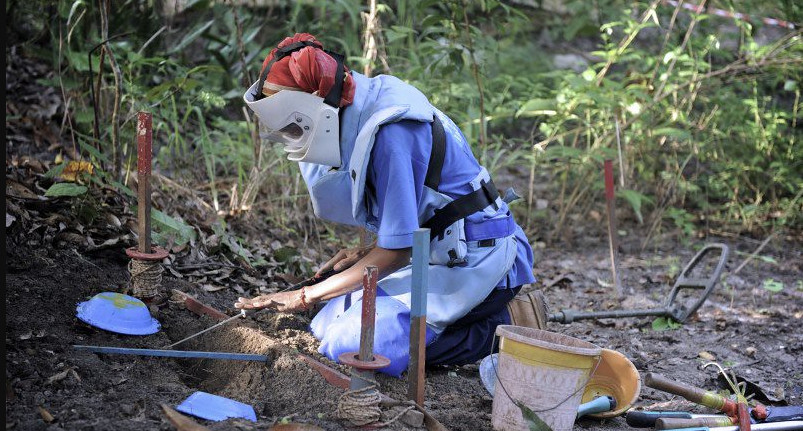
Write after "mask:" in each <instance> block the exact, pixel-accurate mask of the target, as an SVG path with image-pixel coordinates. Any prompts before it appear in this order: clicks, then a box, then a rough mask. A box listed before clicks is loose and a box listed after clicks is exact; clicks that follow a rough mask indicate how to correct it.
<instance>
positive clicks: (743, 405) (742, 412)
mask: <svg viewBox="0 0 803 431" xmlns="http://www.w3.org/2000/svg"><path fill="white" fill-rule="evenodd" d="M739 399H740V400H741V401H739V404H737V405H736V412H737V415H736V418H737V421H738V422H739V423H738V425H739V431H750V411H749V410H748V409H747V401H746V400H745V399H744V397H742V396H740V397H739Z"/></svg>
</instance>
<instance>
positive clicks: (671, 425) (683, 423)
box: [655, 416, 734, 430]
mask: <svg viewBox="0 0 803 431" xmlns="http://www.w3.org/2000/svg"><path fill="white" fill-rule="evenodd" d="M733 424H734V421H733V419H731V418H729V417H728V416H722V417H718V418H690V419H683V418H658V419H656V420H655V429H657V430H671V429H676V428H694V427H726V426H730V425H733Z"/></svg>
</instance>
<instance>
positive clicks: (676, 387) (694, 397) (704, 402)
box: [644, 373, 738, 417]
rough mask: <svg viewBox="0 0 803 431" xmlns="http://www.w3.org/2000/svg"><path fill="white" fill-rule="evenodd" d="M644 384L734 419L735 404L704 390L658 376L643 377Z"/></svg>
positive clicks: (653, 374) (735, 413) (648, 374)
mask: <svg viewBox="0 0 803 431" xmlns="http://www.w3.org/2000/svg"><path fill="white" fill-rule="evenodd" d="M644 384H645V385H647V386H648V387H651V388H653V389H658V390H661V391H664V392H669V393H670V394H674V395H678V396H681V397H683V398H685V399H687V400H689V401H691V402H693V403H695V404H699V405H701V406H706V407H710V408H712V409H716V410H719V411H721V412H723V413H725V414H727V415H728V416H733V417H735V416H736V415H737V414H738V412H737V407H736V403H735V402H733V401H731V400H729V399H728V398H725V397H723V396H722V395H719V394H716V393H714V392H711V391H706V390H704V389H700V388H695V387H694V386H691V385H687V384H685V383H682V382H678V381H675V380H670V379H668V378H666V377H664V376H662V375H660V374H656V373H647V374H645V375H644Z"/></svg>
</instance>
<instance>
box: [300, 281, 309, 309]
mask: <svg viewBox="0 0 803 431" xmlns="http://www.w3.org/2000/svg"><path fill="white" fill-rule="evenodd" d="M306 290H307V286H304V287H302V288H301V306H302V307H304V310H309V304H307V292H306Z"/></svg>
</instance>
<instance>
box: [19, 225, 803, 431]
mask: <svg viewBox="0 0 803 431" xmlns="http://www.w3.org/2000/svg"><path fill="white" fill-rule="evenodd" d="M710 240H711V241H712V240H713V239H710ZM725 242H728V243H729V244H730V245H731V247H732V250H734V251H741V252H744V253H745V254H749V253H750V252H751V251H752V249H755V247H756V246H757V242H752V241H740V242H734V241H732V240H731V241H728V240H727V239H726V240H725ZM700 244H702V243H700ZM7 245H8V250H7V259H8V260H7V262H8V269H9V272H8V275H7V278H6V286H7V297H6V310H7V314H6V323H7V327H8V332H7V333H6V349H7V354H6V355H7V356H6V360H7V371H6V396H7V402H6V414H7V416H6V427H7V429H19V430H30V429H48V430H56V429H117V430H128V429H131V430H135V429H136V430H140V429H170V428H171V426H170V425H169V423H168V422H167V420H166V419H165V416H164V415H163V413H162V411H161V409H160V404H161V403H166V404H168V405H171V406H175V405H177V404H178V403H180V402H181V401H182V400H184V399H185V398H186V397H187V396H189V395H190V394H192V393H193V392H195V391H197V390H204V391H207V392H212V393H215V394H219V395H223V396H227V397H230V398H233V399H237V400H239V401H242V402H246V403H249V404H251V405H253V406H254V408H255V410H256V412H257V415H258V418H259V421H258V422H257V423H256V424H252V423H250V422H246V421H242V420H229V421H225V422H221V423H217V424H214V423H207V425H208V426H210V427H211V428H213V429H267V428H270V427H271V426H272V425H274V424H276V423H277V422H280V421H282V419H284V420H285V421H288V420H291V421H293V422H302V423H311V424H317V425H319V426H321V427H323V428H324V429H333V430H339V429H346V428H348V427H347V426H346V425H345V424H344V423H343V422H341V421H340V420H338V419H337V417H336V415H335V410H336V406H337V401H338V397H339V396H340V395H341V394H342V392H343V391H342V390H340V389H338V388H335V387H333V386H331V385H330V384H328V383H327V382H326V381H325V380H324V379H323V378H322V377H321V376H320V375H319V374H317V373H316V372H315V371H313V370H312V369H311V368H309V367H308V366H307V365H305V364H303V363H300V362H298V361H297V360H295V359H294V354H293V352H294V351H295V350H299V351H301V352H304V353H307V354H309V355H313V356H315V357H317V358H318V359H320V360H322V361H324V362H327V363H330V362H328V361H326V359H325V358H322V357H321V356H320V355H318V354H317V353H316V343H315V340H314V339H313V338H312V337H311V336H310V335H309V334H308V333H306V332H305V328H306V325H307V324H308V322H309V318H308V317H307V316H299V315H286V314H271V313H263V314H262V315H258V316H256V317H255V318H254V319H250V320H249V321H245V322H244V321H236V322H235V323H233V324H232V325H231V326H230V327H228V328H225V329H221V330H216V331H213V332H210V333H208V334H205V335H203V336H202V337H200V338H199V339H198V341H193V342H189V343H187V344H186V345H185V346H184V347H182V348H183V349H192V350H211V351H238V352H250V353H267V354H268V356H269V358H270V359H269V361H268V362H267V363H266V364H261V363H243V362H228V361H211V360H207V361H200V360H175V359H167V358H140V357H132V356H111V355H108V356H107V355H98V354H94V353H85V352H77V351H74V350H73V349H72V348H71V346H72V345H73V344H89V345H109V346H126V347H147V348H161V347H163V346H165V345H167V344H170V342H171V341H175V340H179V339H181V338H183V337H184V336H185V335H187V334H190V333H193V332H196V331H198V330H200V329H203V328H205V327H207V326H209V325H211V324H212V323H213V321H212V320H210V319H208V318H199V317H197V316H196V315H195V314H192V313H190V312H189V311H187V310H186V309H184V308H183V306H182V305H181V304H179V303H176V302H171V303H169V305H168V306H167V307H164V308H162V309H161V310H160V311H159V312H157V313H155V314H154V315H155V317H156V318H157V319H158V320H159V321H160V322H161V323H162V331H160V332H159V333H157V334H154V335H151V336H146V337H136V336H123V335H116V334H113V333H109V332H106V331H103V330H99V329H96V328H93V327H90V326H87V325H85V324H83V323H82V322H80V321H79V320H78V319H77V318H76V317H75V306H76V304H77V303H78V302H81V301H84V300H86V299H88V298H90V297H91V296H92V295H94V294H96V293H98V292H101V291H120V290H122V288H123V287H124V286H125V285H126V283H127V280H128V270H127V268H126V266H125V258H123V257H122V256H121V254H122V251H121V250H109V251H106V252H103V253H100V254H90V255H82V254H80V253H78V252H77V251H75V250H74V249H71V248H53V247H43V248H28V247H25V246H24V245H20V244H19V243H16V244H15V243H13V242H10V243H7ZM694 245H699V244H694ZM694 245H693V246H694ZM693 246H689V247H683V246H677V245H675V246H666V248H662V249H659V250H654V251H649V252H645V253H643V254H637V253H631V252H625V253H623V264H622V270H621V271H622V273H623V284H624V285H625V286H627V287H628V290H632V294H630V295H629V296H628V298H627V299H626V300H625V301H623V302H622V303H621V304H620V303H618V302H616V301H612V300H610V298H611V288H610V287H606V286H607V285H606V284H605V283H604V281H603V280H605V279H606V278H608V274H609V271H608V260H607V259H608V257H607V256H608V250H607V248H605V247H604V246H603V245H602V244H598V245H597V246H591V245H589V246H586V247H578V248H576V249H572V250H565V249H539V250H538V251H537V254H538V260H537V264H536V272H537V273H538V275H539V282H538V283H537V284H536V285H535V286H534V287H540V288H542V289H544V291H545V293H546V296H547V298H548V301H549V303H550V306H551V308H552V311H555V310H556V309H558V308H575V309H593V310H599V309H607V308H616V307H620V306H621V307H625V308H634V307H644V306H653V305H658V304H660V303H661V300H662V297H663V296H664V295H665V294H666V292H668V290H669V287H670V286H671V273H672V272H673V271H676V269H675V268H676V267H677V265H682V264H683V263H684V262H686V261H687V260H688V259H689V258H690V257H691V255H692V254H693V253H692V250H691V249H690V248H693ZM745 254H740V253H734V252H732V253H731V257H730V259H729V261H728V264H727V267H726V272H727V271H733V270H734V269H735V268H736V266H737V265H738V264H739V263H741V262H742V261H743V260H744V258H745ZM761 255H763V256H772V257H773V258H774V260H775V262H776V263H774V264H769V263H765V262H763V261H761V260H754V261H753V262H752V263H750V264H748V265H747V266H745V267H744V269H743V270H742V271H741V272H740V273H739V274H737V275H730V276H727V277H726V280H727V284H728V286H727V287H726V286H723V285H721V284H720V285H718V286H717V288H716V290H715V291H714V293H713V294H712V295H711V297H710V298H709V299H708V301H707V302H706V303H705V305H704V306H703V307H702V308H701V309H700V311H699V312H698V313H697V314H696V315H695V316H694V317H693V319H691V320H690V321H689V322H687V323H686V324H685V325H683V326H682V327H680V328H679V329H672V330H664V331H657V330H653V329H652V325H651V322H652V319H651V318H633V319H619V320H613V319H604V320H592V321H583V322H576V323H573V324H571V325H560V324H558V323H550V324H549V329H550V330H552V331H557V332H560V333H563V334H567V335H571V336H574V337H577V338H579V339H582V340H585V341H589V342H592V343H595V344H597V345H599V346H601V347H604V348H610V349H615V350H618V351H619V352H621V353H623V354H624V355H625V356H627V357H628V358H629V359H631V360H632V362H633V363H634V364H635V366H636V368H637V369H638V370H639V371H640V372H642V373H643V372H648V371H650V372H658V373H661V374H664V375H666V376H669V377H671V378H673V379H676V380H678V381H683V382H687V383H690V384H693V385H697V386H700V387H705V388H708V389H719V386H718V383H717V381H716V379H715V377H716V372H715V371H714V370H713V369H711V368H708V369H702V368H701V365H702V364H703V363H704V362H708V361H710V360H715V361H717V362H719V363H720V364H723V366H728V367H732V368H733V370H734V371H736V373H737V374H738V375H739V376H740V377H743V378H746V379H748V380H749V381H751V382H753V383H755V384H756V385H758V386H759V387H760V388H761V389H762V390H763V392H764V398H765V399H764V401H765V402H768V401H769V402H780V403H788V404H801V397H803V382H802V381H801V379H802V377H803V361H802V360H801V356H800V355H801V351H803V334H801V331H800V323H801V317H802V316H803V291H801V288H800V285H799V280H800V279H801V268H800V265H801V262H803V259H801V250H800V247H799V244H793V243H786V242H784V241H783V240H776V241H773V242H771V243H770V244H769V245H768V246H767V247H766V248H765V249H764V250H763V251H762V253H761ZM767 278H773V279H775V280H779V281H782V282H783V283H784V286H785V287H784V289H783V290H782V291H781V292H779V293H776V294H775V295H774V296H773V297H772V298H770V296H769V291H767V290H765V289H763V288H762V283H763V281H764V280H765V279H767ZM164 286H165V287H166V288H175V289H179V290H183V291H187V292H189V293H192V294H194V295H197V296H198V297H199V298H200V299H202V300H203V301H205V302H207V303H214V304H215V305H216V306H218V307H219V308H220V309H222V310H224V311H228V312H229V313H232V310H231V309H228V310H227V309H226V307H228V306H229V305H230V304H231V303H232V301H233V299H234V298H235V297H236V296H237V293H236V292H234V291H233V290H231V289H227V290H224V291H219V292H214V293H208V292H204V291H201V290H200V289H198V288H196V287H195V286H193V285H192V284H189V283H186V282H184V281H182V280H178V279H175V278H166V279H165V281H164ZM227 304H228V305H227ZM330 364H331V365H332V366H335V367H339V369H340V370H341V371H344V372H346V373H347V372H348V370H346V369H344V368H343V367H341V366H339V365H336V364H332V363H330ZM427 373H428V374H427V390H426V403H425V407H426V408H427V410H428V411H429V412H431V414H432V415H433V416H434V417H435V418H437V419H438V420H439V421H440V422H442V423H443V424H444V425H445V426H446V427H447V428H449V429H452V430H478V429H490V428H491V426H490V420H491V406H492V398H491V397H490V396H489V395H488V393H487V392H486V391H485V389H484V387H483V386H482V384H481V381H480V379H479V375H478V366H477V364H471V365H466V366H462V367H444V368H432V369H428V370H427ZM379 382H380V385H381V389H382V391H383V392H384V393H386V394H388V395H390V396H392V397H396V398H403V397H404V394H405V393H406V384H407V382H406V379H404V378H403V379H392V378H385V377H380V378H379ZM537 391H538V388H533V393H534V394H535V393H537ZM767 398H768V399H767ZM634 407H644V408H652V409H658V408H660V409H664V410H668V409H674V408H681V409H694V406H693V405H691V404H690V403H688V402H685V401H683V400H680V399H678V398H676V397H672V396H670V395H668V394H665V393H662V392H657V391H655V390H652V389H649V388H642V391H641V396H640V398H639V400H638V401H637V403H636V404H635V405H634ZM695 410H696V411H701V412H702V411H704V410H700V409H695ZM43 411H46V412H47V413H48V414H49V415H50V416H52V418H51V417H50V416H48V414H43ZM392 413H393V411H389V412H386V415H387V416H390V415H392ZM51 419H52V420H51ZM392 428H394V429H402V428H403V426H401V425H399V424H395V425H393V426H392ZM575 428H576V429H588V430H612V429H625V428H627V425H626V424H625V423H624V420H623V418H621V417H617V418H613V419H609V420H603V421H600V420H596V419H582V420H580V421H578V422H577V424H576V426H575Z"/></svg>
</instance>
